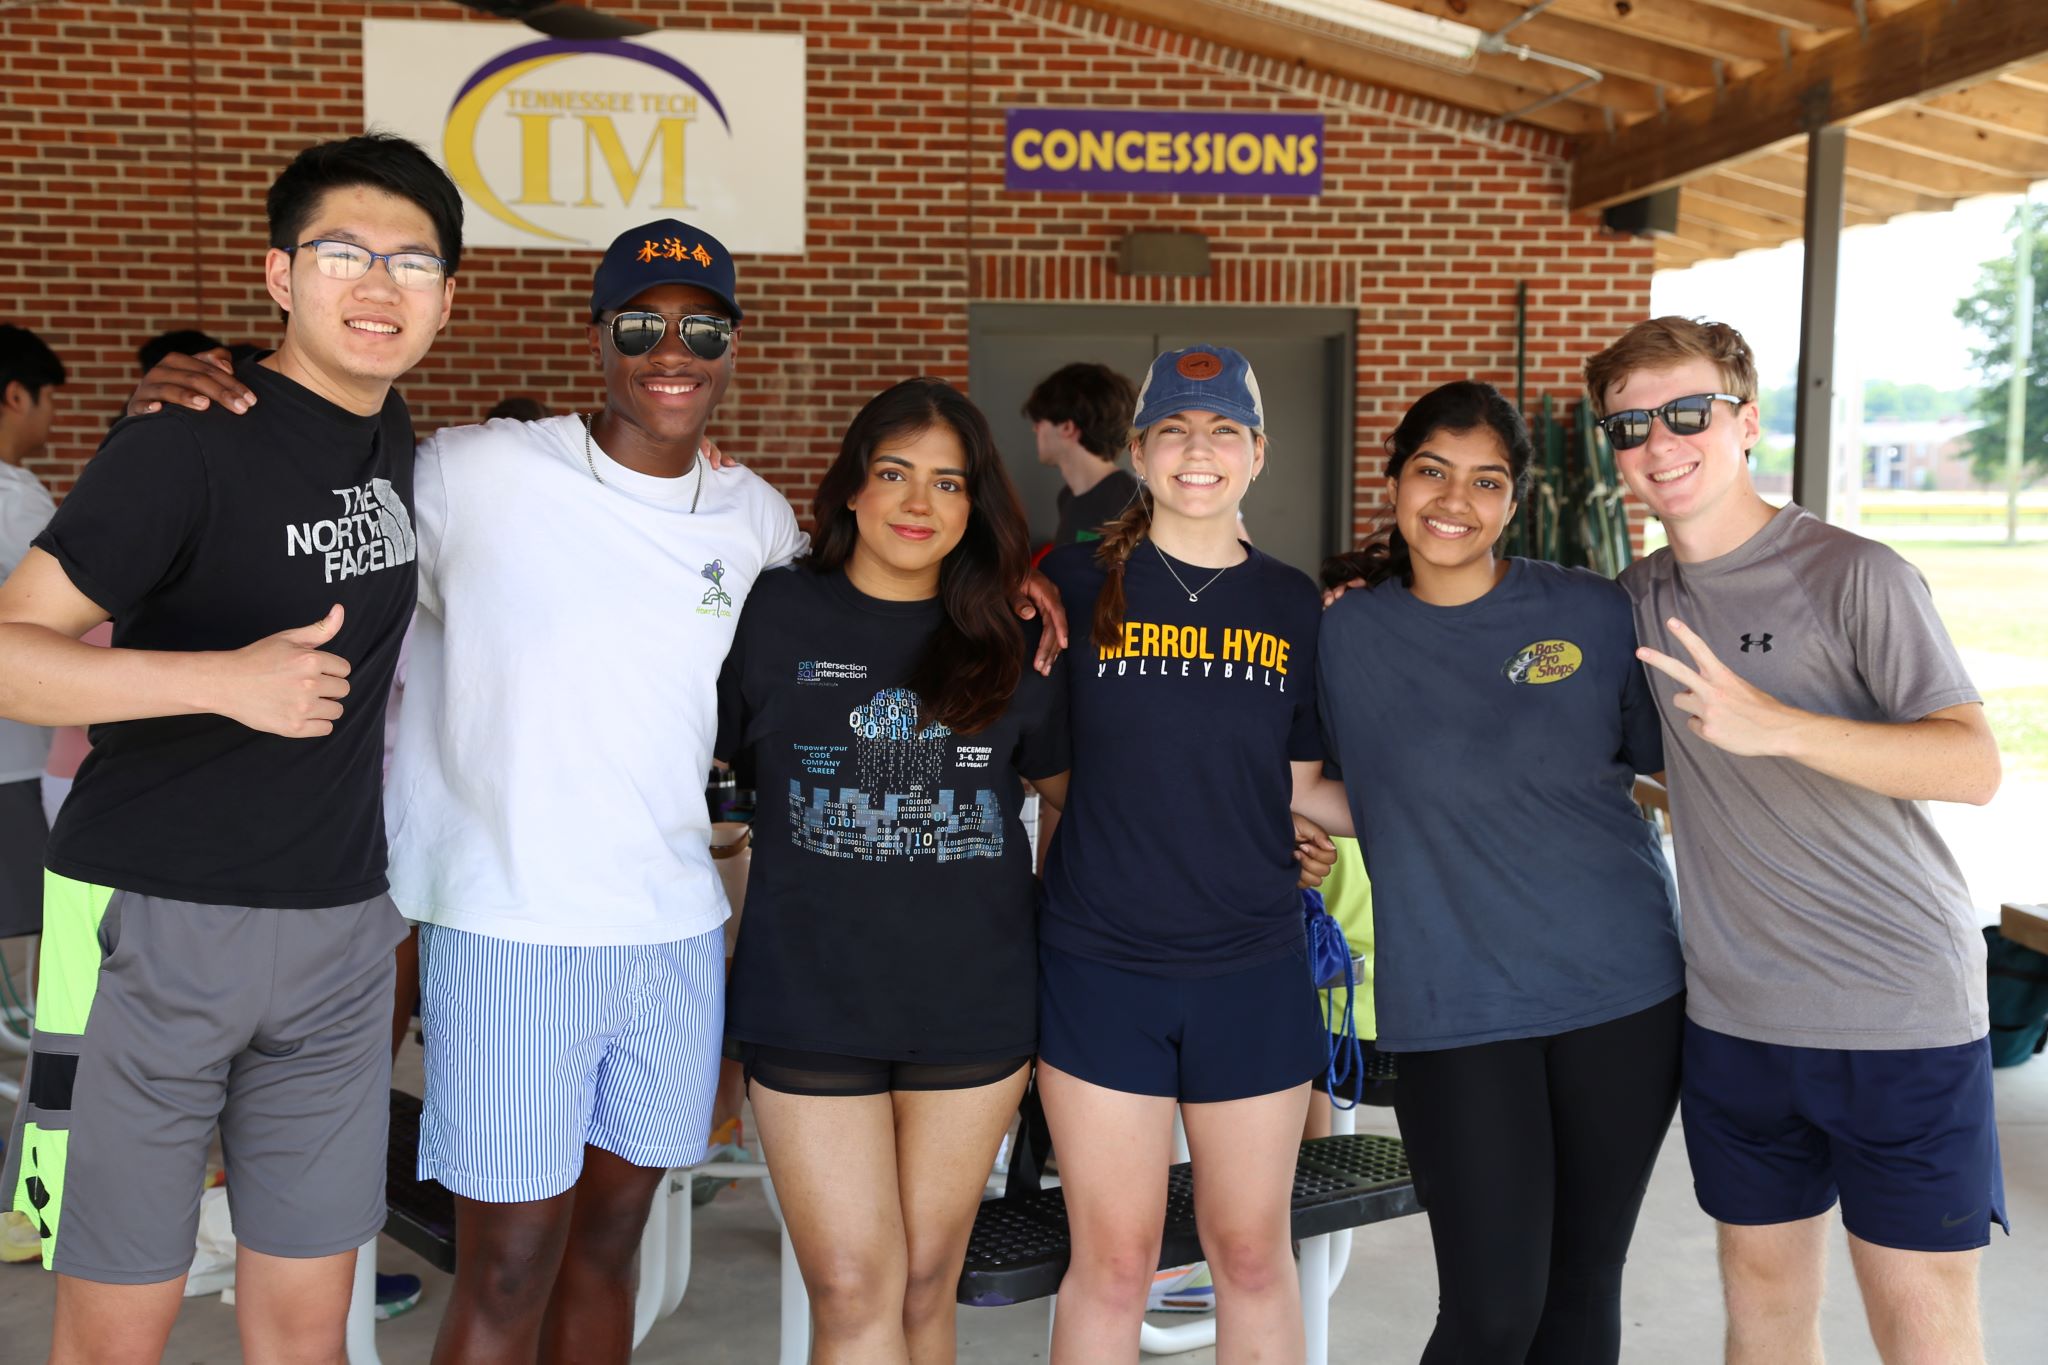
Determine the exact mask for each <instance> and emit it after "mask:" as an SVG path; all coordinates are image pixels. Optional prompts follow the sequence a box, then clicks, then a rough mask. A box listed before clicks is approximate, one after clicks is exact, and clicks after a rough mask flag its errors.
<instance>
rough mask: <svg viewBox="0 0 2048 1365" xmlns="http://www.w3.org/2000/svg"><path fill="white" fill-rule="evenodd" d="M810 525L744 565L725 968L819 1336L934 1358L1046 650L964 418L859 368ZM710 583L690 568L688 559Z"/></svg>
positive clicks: (734, 1037)
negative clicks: (1019, 615) (754, 808)
mask: <svg viewBox="0 0 2048 1365" xmlns="http://www.w3.org/2000/svg"><path fill="white" fill-rule="evenodd" d="M815 516H816V521H817V538H816V542H815V544H816V548H815V549H814V550H813V552H812V553H811V555H810V557H809V558H808V559H806V560H804V561H801V562H800V563H799V565H798V566H796V567H793V568H791V569H788V570H785V571H782V572H778V573H773V574H767V575H764V576H763V577H762V578H761V579H760V580H759V581H757V582H756V584H755V585H754V591H753V595H752V596H751V597H750V598H749V599H748V602H747V610H746V612H745V614H744V615H743V616H742V617H741V619H740V625H739V633H738V636H737V638H736V639H735V641H734V644H733V648H732V652H731V653H730V654H729V655H728V656H727V659H726V664H725V671H724V674H723V676H722V677H721V679H720V682H719V709H720V720H719V741H718V753H719V754H720V755H721V756H724V757H726V758H729V759H732V760H734V761H735V762H736V763H737V765H738V766H739V767H740V768H741V769H742V770H745V771H751V773H752V774H753V781H754V785H755V786H756V788H757V790H758V791H759V794H760V805H759V813H758V814H757V815H756V817H755V823H754V859H753V868H752V872H751V876H750V881H749V885H748V888H747V911H746V919H745V922H744V924H743V926H742V928H741V930H740V936H739V944H738V947H737V950H736V952H735V955H734V959H733V966H732V979H731V982H730V985H729V988H728V1000H727V1008H726V1038H727V1050H728V1052H729V1054H731V1055H733V1056H736V1057H737V1058H738V1059H739V1061H740V1062H741V1064H742V1065H743V1067H744V1069H745V1073H746V1080H747V1086H748V1092H749V1095H750V1097H751V1099H752V1101H753V1106H754V1116H755V1121H756V1123H757V1124H758V1125H759V1129H760V1134H761V1144H762V1148H763V1150H764V1152H765V1154H766V1156H767V1158H768V1166H769V1170H770V1173H771V1175H772V1177H773V1179H774V1181H775V1191H776V1195H777V1197H778V1199H779V1200H780V1201H781V1204H782V1210H783V1216H784V1219H785V1221H786V1222H787V1224H788V1227H789V1233H790V1240H791V1241H792V1243H793V1244H794V1245H795V1248H796V1255H797V1263H798V1265H799V1266H800V1267H801V1269H802V1271H803V1276H804V1284H805V1287H806V1288H807V1289H808V1290H809V1292H810V1300H811V1313H812V1319H813V1322H814V1324H815V1327H816V1331H817V1345H816V1348H815V1350H816V1356H817V1359H819V1360H851V1359H860V1360H884V1359H889V1360H901V1359H905V1358H906V1357H907V1358H909V1359H912V1360H920V1361H923V1360H932V1361H939V1360H950V1359H952V1358H953V1349H954V1327H953V1312H954V1291H955V1286H956V1285H957V1284H958V1282H959V1277H960V1266H961V1262H962V1260H963V1258H964V1257H965V1255H966V1250H967V1239H968V1236H969V1234H970V1232H971V1231H972V1230H973V1226H974V1214H975V1209H976V1207H977V1206H978V1204H979V1202H980V1198H981V1193H982V1187H983V1183H984V1182H985V1181H986V1179H987V1177H988V1172H989V1167H990V1166H991V1164H992V1163H993V1161H994V1158H995V1154H996V1149H997V1147H998V1145H999V1144H1000V1142H1001V1141H1002V1136H1003V1133H1004V1131H1005V1129H1006V1128H1007V1127H1008V1125H1009V1122H1010V1119H1011V1117H1012V1116H1013V1115H1014V1114H1015V1113H1016V1111H1017V1104H1018V1100H1019V1098H1020V1096H1021V1095H1022V1093H1023V1090H1024V1084H1025V1081H1026V1078H1027V1074H1028V1069H1029V1064H1030V1060H1031V1054H1032V1053H1033V1051H1034V1050H1035V1049H1036V1045H1037V1021H1036V1017H1035V1016H1036V1005H1037V994H1036V980H1035V977H1036V973H1035V961H1036V936H1035V927H1034V917H1035V916H1034V900H1035V885H1034V882H1033V879H1032V865H1031V850H1030V845H1029V843H1028V841H1027V839H1026V837H1025V834H1024V830H1023V827H1022V825H1021V824H1020V823H1019V821H1018V807H1019V804H1020V802H1021V799H1022V784H1021V781H1020V779H1023V778H1029V779H1032V780H1034V781H1036V780H1039V779H1045V778H1051V777H1055V776H1059V775H1063V774H1064V773H1065V771H1066V768H1067V736H1066V679H1065V676H1064V664H1055V665H1054V666H1053V672H1052V674H1051V676H1048V677H1041V676H1039V675H1038V674H1037V673H1035V672H1033V671H1032V669H1031V667H1030V666H1029V663H1028V660H1029V659H1030V658H1031V655H1032V651H1033V649H1034V647H1035V644H1036V636H1037V630H1036V628H1027V627H1024V626H1023V625H1021V624H1020V623H1019V622H1018V621H1017V620H1016V619H1015V617H1014V615H1013V614H1012V608H1011V605H1010V601H1011V597H1012V595H1013V593H1014V592H1015V590H1016V589H1017V588H1018V586H1019V585H1020V584H1021V583H1022V581H1023V579H1024V576H1025V572H1026V565H1027V558H1028V553H1029V550H1028V542H1027V532H1026V525H1027V523H1026V521H1025V518H1024V513H1023V510H1022V508H1021V506H1020V505H1019V503H1018V500H1017V494H1016V490H1015V489H1014V488H1013V487H1012V486H1011V484H1010V480H1009V477H1008V476H1007V475H1006V474H1005V473H1004V471H1003V466H1002V459H1001V456H1000V455H999V453H998V452H997V450H996V447H995V443H994V440H993V438H992V437H991V436H990V435H989V429H988V423H987V421H986V420H985V419H984V418H983V417H982V415H981V413H980V412H979V411H978V410H976V409H975V407H974V406H973V405H972V404H971V403H969V402H968V401H967V399H966V398H965V397H963V396H962V395H961V394H960V393H959V392H958V391H956V390H954V389H953V388H951V387H949V386H947V385H946V384H943V383H941V382H939V381H938V380H935V379H914V380H910V381H907V382H905V383H902V384H898V385H896V386H895V387H894V388H892V389H889V390H888V391H886V392H884V393H882V394H881V395H879V396H878V397H876V398H875V399H873V400H872V401H871V402H869V403H868V405H867V406H866V407H865V408H863V409H862V410H861V412H860V415H859V416H857V417H856V418H855V419H854V421H853V425H852V426H851V427H850V428H848V430H847V433H846V438H845V441H844V443H843V444H842V445H841V447H840V453H839V458H838V460H837V462H836V463H835V464H834V465H833V466H832V468H831V470H830V471H828V472H827V473H826V475H825V478H824V481H823V482H822V484H821V485H820V486H819V489H818V495H817V503H816V508H815ZM707 577H712V578H713V581H712V588H713V590H715V589H716V582H715V576H711V575H707Z"/></svg>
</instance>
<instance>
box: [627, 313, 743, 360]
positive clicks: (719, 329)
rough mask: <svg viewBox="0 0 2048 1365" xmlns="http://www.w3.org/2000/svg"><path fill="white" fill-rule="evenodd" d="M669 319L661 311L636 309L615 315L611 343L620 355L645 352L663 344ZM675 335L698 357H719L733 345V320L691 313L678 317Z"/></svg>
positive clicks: (642, 353) (644, 353)
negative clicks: (662, 340)
mask: <svg viewBox="0 0 2048 1365" xmlns="http://www.w3.org/2000/svg"><path fill="white" fill-rule="evenodd" d="M667 331H668V319H667V318H666V317H665V316H663V315H662V314H660V313H653V312H648V311H645V310H643V309H634V310H633V311H632V312H629V313H617V314H614V315H613V316H612V320H611V332H612V345H613V346H614V347H616V348H617V349H618V352H619V354H620V355H646V354H647V353H648V352H649V351H651V350H653V349H654V348H655V347H656V346H659V345H660V344H661V338H662V337H663V335H665V334H666V333H667ZM676 335H677V336H678V337H680V338H681V339H682V343H683V345H685V346H687V347H689V348H690V354H691V355H694V356H696V357H697V358H698V359H699V360H716V359H718V357H720V356H722V355H724V354H725V348H726V347H728V346H730V345H732V319H731V318H722V317H718V316H716V315H714V314H710V313H692V314H689V315H688V316H685V317H679V318H677V319H676Z"/></svg>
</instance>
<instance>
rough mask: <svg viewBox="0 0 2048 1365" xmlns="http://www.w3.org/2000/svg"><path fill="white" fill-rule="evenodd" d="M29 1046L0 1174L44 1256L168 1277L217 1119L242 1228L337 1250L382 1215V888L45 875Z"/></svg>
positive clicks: (284, 1250) (390, 942) (193, 1227)
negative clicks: (274, 890)
mask: <svg viewBox="0 0 2048 1365" xmlns="http://www.w3.org/2000/svg"><path fill="white" fill-rule="evenodd" d="M43 914H44V918H43V944H42V974H41V977H40V979H39V981H38V983H37V997H38V998H37V1002H36V1006H37V1007H36V1031H35V1040H34V1056H33V1057H32V1058H31V1060H30V1063H29V1081H28V1089H27V1092H26V1093H25V1095H24V1097H23V1100H24V1102H23V1105H22V1110H21V1113H20V1115H19V1116H18V1117H17V1118H16V1120H15V1128H14V1137H13V1140H12V1141H10V1142H9V1143H8V1149H7V1156H8V1164H7V1171H6V1174H5V1177H4V1184H0V1191H5V1192H8V1193H11V1194H12V1196H13V1200H12V1206H13V1207H14V1208H15V1209H16V1210H18V1211H19V1212H21V1213H22V1214H24V1215H26V1216H27V1217H28V1218H29V1219H30V1220H31V1221H33V1222H34V1223H35V1224H36V1225H37V1227H38V1229H39V1230H40V1231H41V1233H42V1237H43V1264H44V1265H45V1266H47V1267H49V1268H51V1269H53V1270H56V1271H58V1272H60V1273H62V1274H65V1275H75V1276H77V1277H79V1278H80V1279H85V1280H95V1281H98V1282H100V1283H103V1284H155V1283H158V1282H161V1281H164V1280H172V1279H176V1278H178V1277H179V1276H181V1275H183V1274H184V1273H185V1272H186V1270H187V1269H189V1268H190V1267H191V1264H192V1249H193V1243H194V1238H195V1235H196V1233H197V1229H198V1224H199V1193H200V1185H201V1182H202V1181H203V1180H204V1178H205V1174H206V1155H207V1149H208V1146H209V1143H210V1140H211V1138H212V1136H213V1130H214V1127H215V1125H216V1124H218V1125H219V1128H220V1135H221V1151H222V1155H223V1159H224V1161H225V1162H226V1165H227V1172H228V1186H227V1188H228V1205H229V1208H230V1210H231V1211H232V1213H233V1216H234V1225H235V1238H236V1241H237V1242H238V1243H240V1244H241V1245H243V1246H246V1247H248V1248H249V1249H250V1250H252V1251H258V1252H262V1253H264V1254H267V1255H271V1256H290V1257H315V1256H331V1255H333V1254H335V1253H337V1252H342V1251H349V1250H352V1249H353V1248H355V1247H359V1246H361V1245H362V1244H363V1243H365V1242H367V1241H369V1240H370V1239H371V1238H372V1237H374V1236H375V1235H376V1234H377V1232H378V1230H379V1229H380V1228H382V1227H383V1225H384V1166H385V1143H386V1137H387V1134H386V1128H387V1126H388V1124H389V1121H390V1115H391V1101H390V1087H391V1002H392V952H393V950H394V949H395V948H396V947H397V946H398V941H399V940H400V939H401V938H403V937H404V936H405V922H404V920H403V919H401V918H400V916H399V914H398V911H397V909H396V907H394V906H393V905H392V904H391V899H390V897H388V896H379V897H377V898H376V899H375V900H369V901H363V902H361V903H359V904H355V905H345V906H337V907H335V908H332V909H326V910H261V909H247V908H243V907H238V906H223V905H194V904H192V903H190V902H187V901H171V900H161V899H158V898H156V897H153V896H141V895H136V894H134V893H132V892H126V891H115V890H111V889H110V888H107V887H103V886H89V885H87V884H85V883H83V882H76V881H73V880H71V879H70V878H68V877H59V876H57V875H56V874H54V873H51V874H48V876H47V879H46V886H45V895H44V902H43Z"/></svg>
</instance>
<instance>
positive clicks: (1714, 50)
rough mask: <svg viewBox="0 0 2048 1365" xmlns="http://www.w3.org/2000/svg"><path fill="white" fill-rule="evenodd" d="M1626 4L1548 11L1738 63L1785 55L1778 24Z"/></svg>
mask: <svg viewBox="0 0 2048 1365" xmlns="http://www.w3.org/2000/svg"><path fill="white" fill-rule="evenodd" d="M1530 3H1531V4H1533V3H1535V0H1530ZM1525 8H1526V6H1525ZM1626 9H1627V12H1626V13H1623V12H1622V7H1618V6H1616V5H1615V4H1614V3H1613V0H1557V3H1556V4H1555V5H1554V6H1552V7H1551V8H1550V9H1549V10H1546V11H1545V13H1546V14H1556V15H1559V16H1560V17H1563V18H1567V19H1578V20H1581V21H1583V22H1585V23H1588V24H1592V25H1593V26H1595V27H1596V28H1604V29H1608V30H1611V31H1613V32H1616V33H1628V34H1633V35H1634V36H1636V37H1638V38H1647V39H1649V40H1650V41H1652V42H1658V43H1663V44H1665V45H1667V46H1670V47H1678V48H1684V49H1685V50H1687V51H1689V52H1697V53H1700V54H1702V55H1703V56H1707V57H1720V58H1723V59H1724V60H1727V61H1731V62H1736V63H1742V62H1750V63H1764V62H1778V61H1781V60H1783V59H1784V55H1785V41H1784V39H1783V38H1782V37H1780V36H1779V35H1780V34H1781V33H1782V32H1783V30H1782V29H1781V28H1780V26H1779V25H1777V24H1770V23H1765V22H1764V21H1763V20H1761V19H1751V18H1749V17H1747V16H1745V15H1740V14H1729V13H1726V12H1725V11H1715V10H1710V9H1708V8H1707V7H1706V6H1704V5H1674V4H1670V3H1668V2H1667V3H1664V4H1657V5H1651V4H1635V5H1630V6H1627V7H1626ZM1747 69H1748V68H1745V70H1747Z"/></svg>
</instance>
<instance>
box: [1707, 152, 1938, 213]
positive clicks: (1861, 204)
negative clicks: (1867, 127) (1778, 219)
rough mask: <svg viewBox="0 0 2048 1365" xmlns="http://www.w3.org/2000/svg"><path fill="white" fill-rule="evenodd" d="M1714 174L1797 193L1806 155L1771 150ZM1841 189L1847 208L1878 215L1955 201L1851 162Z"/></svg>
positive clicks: (1934, 208) (1935, 207) (1802, 180)
mask: <svg viewBox="0 0 2048 1365" xmlns="http://www.w3.org/2000/svg"><path fill="white" fill-rule="evenodd" d="M1718 174H1719V175H1721V176H1723V177H1726V178H1729V179H1733V180H1751V181H1754V182H1756V183H1757V184H1759V185H1774V186H1776V187H1777V188H1779V189H1783V190H1791V191H1793V192H1795V193H1797V194H1800V195H1804V194H1805V193H1806V159H1805V158H1804V157H1803V156H1796V155H1793V154H1791V153H1787V152H1772V153H1769V154H1767V155H1764V156H1755V157H1750V158H1749V159H1748V160H1745V161H1738V162H1734V163H1732V164H1730V165H1727V166H1723V167H1721V169H1720V171H1719V172H1718ZM1845 189H1846V192H1847V198H1848V204H1849V207H1850V208H1853V209H1862V210H1864V211H1865V212H1868V213H1871V214H1875V215H1877V216H1878V217H1880V218H1890V217H1893V216H1894V215H1896V214H1901V213H1933V212H1938V211H1939V210H1942V209H1945V208H1948V207H1950V206H1951V205H1952V204H1953V203H1954V202H1955V199H1954V196H1947V197H1944V196H1941V195H1935V194H1929V193H1927V192H1925V191H1921V190H1911V189H1905V188H1902V187H1900V186H1898V185H1895V184H1892V183H1891V182H1889V181H1882V180H1872V179H1870V178H1869V177H1867V176H1863V175H1859V174H1857V173H1856V169H1855V167H1853V166H1852V167H1850V169H1849V175H1848V183H1847V185H1846V186H1845Z"/></svg>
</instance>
